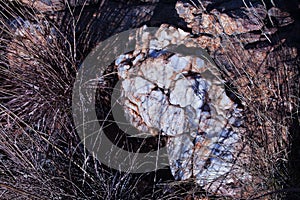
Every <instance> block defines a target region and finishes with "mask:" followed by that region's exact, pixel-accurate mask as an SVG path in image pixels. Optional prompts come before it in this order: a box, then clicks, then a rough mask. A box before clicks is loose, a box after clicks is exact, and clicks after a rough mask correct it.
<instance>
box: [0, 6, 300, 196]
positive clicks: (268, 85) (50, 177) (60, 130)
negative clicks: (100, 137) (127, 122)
mask: <svg viewBox="0 0 300 200" xmlns="http://www.w3.org/2000/svg"><path fill="white" fill-rule="evenodd" d="M193 2H195V1H193ZM196 3H197V2H196ZM66 5H67V6H66V8H64V10H63V11H59V12H58V14H57V15H56V14H55V12H49V13H48V14H45V13H41V12H40V11H39V10H37V9H35V8H34V7H33V6H29V5H28V4H26V5H25V4H23V3H21V1H8V0H5V1H2V2H1V3H0V24H1V29H0V56H1V58H0V83H1V85H0V198H1V199H49V198H50V199H201V198H200V197H205V196H207V197H210V198H211V199H223V197H213V196H212V195H210V194H206V193H205V191H203V190H202V189H201V188H199V187H197V186H196V185H195V184H194V183H191V182H175V181H174V180H173V178H172V176H171V174H170V171H169V169H167V170H160V171H158V172H152V173H147V174H130V173H121V172H118V171H115V170H112V169H109V168H108V167H106V166H103V165H102V164H101V163H99V162H98V161H97V160H95V159H94V158H93V157H92V156H91V155H90V154H89V153H88V152H87V151H86V149H85V148H84V147H83V146H82V144H80V138H79V137H78V135H77V134H76V131H75V127H74V124H73V120H72V105H71V103H72V86H73V83H74V80H75V76H76V72H77V70H78V67H79V65H80V63H81V62H82V60H83V58H84V57H85V56H86V55H87V53H88V51H89V50H91V49H92V47H93V44H92V42H93V41H95V39H94V38H93V37H94V34H90V33H89V34H86V37H87V38H83V36H82V35H79V36H78V35H76V34H77V33H76V32H75V28H74V27H76V25H77V22H78V21H79V18H78V16H80V14H81V12H78V10H77V11H76V13H77V16H76V17H74V16H73V15H72V13H73V12H74V13H75V9H74V10H73V8H72V7H71V6H70V5H69V6H68V4H66ZM97 5H98V4H97ZM98 6H99V7H101V6H102V4H101V5H100V4H99V5H98ZM195 6H198V3H197V4H195ZM79 10H80V9H79ZM64 12H66V13H68V14H66V15H65V16H64V14H63V13H64ZM78 13H79V14H78ZM60 16H64V17H65V18H68V19H64V17H61V18H59V17H60ZM87 16H88V15H87ZM91 16H92V15H91ZM57 18H58V19H57ZM14 19H19V20H21V19H23V20H28V21H29V22H30V23H31V24H37V25H38V26H39V27H38V28H37V27H32V28H31V30H33V32H34V33H33V34H32V33H30V31H29V30H30V29H28V28H27V29H26V28H25V30H27V32H24V33H20V34H19V35H18V34H16V30H18V29H19V30H20V29H21V28H22V26H24V23H23V22H22V23H21V21H20V22H17V21H15V22H14V23H12V21H13V20H14ZM64 20H65V21H66V23H70V22H73V23H71V24H73V26H68V27H64V26H63V25H62V24H63V23H61V21H64ZM85 20H86V19H85ZM90 20H91V21H92V20H94V19H92V18H91V19H90ZM295 23H299V22H298V21H296V22H295ZM87 24H88V23H87ZM68 25H70V24H68ZM127 28H131V27H127ZM38 29H39V30H38ZM298 29H299V27H298ZM298 33H299V32H298ZM107 34H108V35H109V34H110V33H107ZM280 34H281V33H280ZM286 35H288V33H284V34H283V33H282V34H281V35H280V36H278V37H279V39H282V37H287V36H286ZM103 37H105V36H103ZM276 37H277V36H274V37H273V38H272V39H273V40H274V43H276V42H275V40H276ZM77 39H78V41H77ZM101 39H103V38H99V40H101ZM226 39H228V41H227V45H226V46H222V45H223V44H221V46H222V48H221V50H223V51H217V52H216V55H215V56H216V57H213V58H214V59H216V60H217V61H219V62H217V64H219V66H220V70H222V73H223V74H224V79H226V80H227V81H228V83H230V84H228V85H230V87H229V88H230V89H229V90H231V92H232V93H236V95H235V97H236V98H240V99H242V100H243V101H244V102H246V105H247V106H246V121H247V123H246V124H247V126H246V130H247V131H246V133H247V134H246V135H245V136H244V140H245V144H247V145H248V146H249V147H251V148H249V150H248V151H249V153H250V154H249V155H250V156H251V163H248V164H249V166H247V167H248V168H249V169H251V172H252V173H253V174H254V175H256V176H257V177H258V180H259V183H260V185H256V186H257V191H255V192H254V193H253V194H249V198H253V199H255V198H258V199H259V198H265V199H284V198H290V199H297V198H299V199H300V172H299V169H298V168H299V167H298V166H299V164H300V161H299V159H300V158H299V145H300V143H299V141H300V136H299V130H300V127H299V94H300V92H299V90H300V89H299V64H300V63H299V62H300V61H299V56H298V55H297V53H295V52H294V51H296V52H297V51H299V50H300V49H299V43H295V44H294V46H295V47H292V48H290V47H291V46H292V45H293V41H288V42H289V43H280V42H278V41H277V43H276V45H273V46H271V47H270V49H272V50H270V49H268V47H265V46H259V45H258V46H255V45H254V44H252V45H250V46H247V48H244V47H243V48H239V44H238V43H236V40H240V38H235V37H227V38H226ZM277 39H278V38H277ZM85 41H87V42H86V44H85V45H88V46H84V42H85ZM280 41H282V40H280ZM298 42H299V41H298ZM263 44H265V43H263ZM257 49H262V50H263V51H261V52H263V53H265V54H266V55H265V54H264V59H263V60H262V61H261V62H260V63H259V64H255V65H253V62H254V61H253V59H252V58H253V56H255V55H257V54H255V50H257ZM266 49H267V50H266ZM210 53H211V55H212V54H213V53H212V52H210ZM228 58H232V59H228ZM224 62H227V63H230V65H231V67H232V69H230V70H231V71H230V70H229V71H228V68H225V67H224V66H225V65H224ZM241 63H242V64H241ZM263 70H264V71H263ZM233 88H235V90H232V89H233ZM100 99H101V98H100ZM105 109H107V108H105ZM102 111H103V110H102ZM100 112H101V110H100ZM112 130H114V129H112ZM125 140H126V139H125ZM151 142H152V144H157V140H156V139H154V140H153V141H151ZM256 184H257V183H256Z"/></svg>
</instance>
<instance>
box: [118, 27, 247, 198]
mask: <svg viewBox="0 0 300 200" xmlns="http://www.w3.org/2000/svg"><path fill="white" fill-rule="evenodd" d="M144 29H145V28H144ZM155 35H156V36H157V38H155V37H153V36H151V34H149V33H147V32H146V33H143V35H142V36H139V37H141V38H142V40H145V41H143V43H141V44H137V49H139V50H136V51H135V52H134V53H133V55H121V56H120V57H119V58H118V59H117V60H116V63H115V64H116V66H117V68H118V75H119V78H120V80H121V81H122V84H121V91H122V94H121V99H122V100H121V101H122V102H123V107H124V110H125V113H126V117H127V119H128V121H129V122H130V123H131V124H132V125H133V126H135V127H136V128H137V129H138V130H140V131H141V132H144V133H145V132H146V133H150V134H152V135H157V134H162V135H166V136H169V139H168V142H167V150H168V156H169V161H170V168H171V171H172V174H173V175H174V177H175V179H177V180H186V179H189V178H194V179H195V181H196V182H197V183H198V184H199V185H201V186H203V187H204V188H205V189H207V190H208V191H210V192H218V191H221V192H219V193H221V194H226V195H235V193H236V191H234V190H232V191H231V190H228V188H226V187H225V186H224V184H231V183H232V182H234V181H233V179H232V178H230V177H231V176H228V177H227V174H228V173H235V175H238V174H241V177H240V179H243V180H244V179H245V180H246V179H250V178H251V176H250V175H249V174H248V173H245V172H244V171H243V170H242V169H241V168H240V167H236V166H234V162H235V159H236V157H237V154H238V151H239V149H237V148H236V147H237V146H239V145H237V144H239V143H240V142H241V141H240V137H239V134H238V133H237V132H235V131H234V130H237V128H236V127H239V126H240V125H241V124H242V110H241V109H240V108H237V105H236V104H235V103H234V102H233V101H231V100H230V98H229V97H228V96H227V95H226V93H225V90H224V88H223V87H222V85H223V82H222V81H221V80H220V79H219V77H216V76H215V75H214V74H215V73H216V72H215V71H216V70H214V69H211V66H212V64H211V63H210V62H209V60H208V59H205V58H199V57H195V56H188V55H187V56H186V55H185V56H184V55H180V54H172V53H168V52H166V51H164V50H162V49H163V48H164V47H165V46H166V45H168V44H172V43H181V44H185V43H186V41H189V43H190V39H189V38H188V34H185V33H184V32H183V31H181V30H177V29H175V28H172V27H171V28H170V27H167V28H166V27H165V28H164V26H162V28H160V29H159V30H158V31H157V32H156V34H155ZM147 40H149V41H147ZM146 44H148V45H150V49H149V48H146V46H145V45H146ZM124 58H126V59H124ZM128 58H129V60H131V61H132V63H131V65H129V64H128ZM122 59H123V61H124V62H120V60H122ZM207 74H209V75H207ZM238 176H239V175H238ZM226 190H227V192H225V193H224V191H226Z"/></svg>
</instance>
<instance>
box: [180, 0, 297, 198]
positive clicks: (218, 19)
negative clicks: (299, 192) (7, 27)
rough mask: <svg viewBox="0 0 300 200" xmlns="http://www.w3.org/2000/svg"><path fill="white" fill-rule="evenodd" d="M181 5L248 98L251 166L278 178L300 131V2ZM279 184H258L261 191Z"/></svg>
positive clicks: (222, 67)
mask: <svg viewBox="0 0 300 200" xmlns="http://www.w3.org/2000/svg"><path fill="white" fill-rule="evenodd" d="M176 9H177V12H178V14H179V15H180V17H182V18H183V19H184V20H185V21H186V22H187V24H188V27H190V28H191V29H192V32H193V33H194V34H196V35H197V36H198V39H199V44H201V47H202V48H204V49H206V50H207V51H208V52H209V54H210V55H211V57H212V58H213V59H214V61H215V62H216V64H217V65H218V67H219V68H220V70H221V71H222V75H223V76H224V79H225V80H226V81H228V82H229V83H230V84H231V86H233V87H234V88H235V90H233V93H234V94H235V95H236V98H239V99H241V100H242V101H243V102H245V116H246V123H245V125H246V129H247V133H248V134H247V135H245V143H248V144H249V146H251V151H252V156H251V157H250V160H251V161H250V162H249V164H248V167H249V169H251V170H253V171H259V173H261V176H260V177H261V178H262V179H261V180H262V181H264V182H268V181H266V180H271V179H276V177H277V175H276V173H277V172H278V171H280V170H279V169H278V166H279V165H285V166H287V163H286V162H281V161H279V160H285V158H287V153H284V152H286V150H287V148H288V145H286V144H287V143H288V138H289V137H295V135H298V133H295V132H294V131H293V130H294V128H293V126H294V125H295V124H299V120H298V117H297V116H298V115H297V114H296V115H295V114H293V113H297V112H298V110H299V99H298V96H299V89H297V88H299V69H298V66H299V49H300V48H299V46H300V45H299V44H300V43H299V41H300V39H299V15H298V14H296V13H299V2H297V1H289V2H286V1H280V0H279V1H212V0H203V1H178V2H177V4H176ZM201 40H203V41H207V40H209V42H206V43H201ZM237 91H238V92H237ZM296 118H297V119H296ZM295 119H296V120H295ZM296 137H298V136H296ZM258 147H260V148H258ZM253 154H255V155H261V156H259V157H256V156H254V155H253ZM280 162H281V163H280ZM279 163H280V164H279ZM274 169H277V170H278V171H277V172H276V170H275V171H274ZM281 170H282V169H281ZM285 170H286V169H284V168H283V170H282V171H285ZM263 177H264V178H263ZM267 177H269V178H267ZM258 179H260V178H258ZM286 181H287V180H286ZM259 182H260V181H258V180H257V183H259ZM283 182H285V181H283ZM287 182H288V181H287ZM273 186H274V185H272V183H270V182H268V183H266V185H264V186H262V185H261V186H258V185H257V188H256V189H255V191H257V195H258V194H261V193H260V191H264V192H266V191H270V190H276V187H275V189H274V188H272V187H273ZM254 195H255V194H254Z"/></svg>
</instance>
